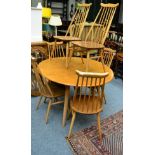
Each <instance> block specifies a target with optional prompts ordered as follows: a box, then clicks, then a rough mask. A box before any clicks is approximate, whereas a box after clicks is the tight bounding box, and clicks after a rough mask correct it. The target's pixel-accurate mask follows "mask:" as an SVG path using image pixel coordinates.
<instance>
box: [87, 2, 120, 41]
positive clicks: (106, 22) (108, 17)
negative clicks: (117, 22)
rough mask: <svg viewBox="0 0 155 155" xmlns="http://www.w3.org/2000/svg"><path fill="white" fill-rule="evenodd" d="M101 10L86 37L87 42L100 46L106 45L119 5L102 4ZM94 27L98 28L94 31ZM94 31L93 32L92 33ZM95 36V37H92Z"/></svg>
mask: <svg viewBox="0 0 155 155" xmlns="http://www.w3.org/2000/svg"><path fill="white" fill-rule="evenodd" d="M100 5H101V8H100V10H99V12H98V14H97V16H96V18H95V20H94V22H93V24H92V26H91V28H90V30H89V32H88V34H87V36H86V39H85V40H91V41H94V42H97V43H99V44H104V41H105V39H106V37H107V34H108V31H109V28H110V26H111V23H112V20H113V17H114V15H115V12H116V8H117V7H118V5H119V4H118V3H117V4H111V3H109V4H104V3H101V4H100ZM94 27H96V28H95V29H94ZM92 31H93V32H92ZM92 34H93V36H92Z"/></svg>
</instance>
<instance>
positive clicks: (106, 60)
mask: <svg viewBox="0 0 155 155" xmlns="http://www.w3.org/2000/svg"><path fill="white" fill-rule="evenodd" d="M115 55H116V50H113V49H111V48H106V47H105V48H104V49H103V50H102V51H101V53H100V55H95V56H92V57H91V59H93V60H97V61H102V63H103V65H107V66H108V67H111V64H112V61H113V59H114V56H115Z"/></svg>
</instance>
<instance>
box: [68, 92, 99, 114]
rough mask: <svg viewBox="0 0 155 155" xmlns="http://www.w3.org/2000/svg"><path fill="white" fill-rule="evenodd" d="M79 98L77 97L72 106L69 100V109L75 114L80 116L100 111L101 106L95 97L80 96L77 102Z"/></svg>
mask: <svg viewBox="0 0 155 155" xmlns="http://www.w3.org/2000/svg"><path fill="white" fill-rule="evenodd" d="M79 98H80V96H77V97H76V99H75V101H74V104H73V99H72V100H71V109H72V110H73V111H75V112H78V113H82V114H96V113H99V112H101V111H102V105H101V104H100V103H101V102H100V100H99V99H98V97H97V96H95V97H92V96H91V97H90V98H89V97H88V96H86V97H85V99H84V96H83V95H81V99H80V101H79ZM99 102H100V103H99Z"/></svg>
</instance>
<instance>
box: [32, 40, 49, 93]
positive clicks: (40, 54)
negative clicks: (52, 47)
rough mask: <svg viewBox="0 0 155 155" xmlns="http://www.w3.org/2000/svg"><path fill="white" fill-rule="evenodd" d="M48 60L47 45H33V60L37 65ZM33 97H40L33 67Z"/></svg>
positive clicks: (34, 43) (41, 43) (35, 43)
mask: <svg viewBox="0 0 155 155" xmlns="http://www.w3.org/2000/svg"><path fill="white" fill-rule="evenodd" d="M47 58H48V52H47V44H46V43H44V42H33V43H31V60H33V61H36V62H37V63H39V62H41V61H42V60H44V59H47ZM31 95H32V96H38V95H39V90H38V84H37V81H36V78H35V75H34V71H33V69H32V67H31Z"/></svg>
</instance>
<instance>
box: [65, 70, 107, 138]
mask: <svg viewBox="0 0 155 155" xmlns="http://www.w3.org/2000/svg"><path fill="white" fill-rule="evenodd" d="M76 73H77V76H78V78H77V84H76V88H75V92H74V96H73V100H71V104H70V107H71V111H72V120H71V125H70V129H69V133H68V138H70V136H71V131H72V128H73V124H74V120H75V117H76V113H81V114H97V124H98V131H99V139H100V140H101V139H102V135H101V127H100V112H101V111H102V110H103V107H104V101H103V99H104V98H103V97H104V85H105V78H106V76H107V75H108V73H107V72H106V73H91V72H81V71H78V70H76ZM90 87H93V88H95V89H93V92H92V90H91V89H89V88H90ZM96 90H98V91H96Z"/></svg>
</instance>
